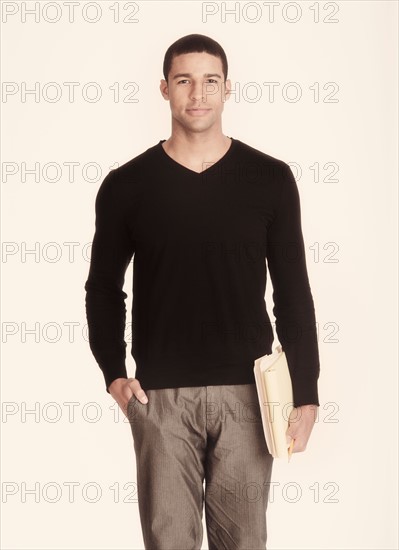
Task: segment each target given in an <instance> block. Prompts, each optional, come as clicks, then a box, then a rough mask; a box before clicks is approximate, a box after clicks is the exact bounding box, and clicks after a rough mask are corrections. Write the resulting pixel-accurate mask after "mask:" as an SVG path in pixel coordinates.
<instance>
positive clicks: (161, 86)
mask: <svg viewBox="0 0 399 550" xmlns="http://www.w3.org/2000/svg"><path fill="white" fill-rule="evenodd" d="M159 89H160V90H161V94H162V97H163V98H164V99H166V100H169V90H168V83H167V82H166V80H165V79H164V78H161V81H160V84H159Z"/></svg>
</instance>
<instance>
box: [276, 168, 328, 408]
mask: <svg viewBox="0 0 399 550" xmlns="http://www.w3.org/2000/svg"><path fill="white" fill-rule="evenodd" d="M281 174H282V175H283V177H282V178H281V180H280V182H279V183H280V185H281V195H280V198H279V203H278V205H277V210H276V213H275V217H274V219H273V220H272V222H271V225H270V226H269V228H268V233H267V252H266V256H267V264H268V269H269V272H270V277H271V280H272V284H273V302H274V308H273V314H274V316H275V318H276V332H277V336H278V339H279V341H280V343H281V345H282V348H283V351H284V352H285V354H286V357H287V363H288V367H289V371H290V375H291V380H292V386H293V396H294V407H299V406H301V405H306V404H315V405H318V406H319V397H318V389H317V381H318V377H319V372H320V364H319V350H318V343H317V330H316V318H315V309H314V303H313V297H312V293H311V288H310V285H309V279H308V273H307V267H306V259H305V247H304V241H303V235H302V228H301V210H300V198H299V192H298V187H297V184H296V181H295V178H294V175H293V173H292V171H291V168H290V167H289V165H288V164H284V165H283V166H282V171H281Z"/></svg>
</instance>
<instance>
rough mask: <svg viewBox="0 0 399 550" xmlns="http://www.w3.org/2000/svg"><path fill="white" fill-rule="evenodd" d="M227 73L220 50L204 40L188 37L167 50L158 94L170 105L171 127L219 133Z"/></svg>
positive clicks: (223, 53) (195, 36) (225, 97)
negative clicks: (211, 130)
mask: <svg viewBox="0 0 399 550" xmlns="http://www.w3.org/2000/svg"><path fill="white" fill-rule="evenodd" d="M227 70H228V65H227V58H226V54H225V52H224V50H223V48H222V47H221V46H220V45H219V44H218V43H217V42H215V41H214V40H212V39H211V38H209V37H207V36H204V35H202V34H189V35H187V36H184V37H183V38H180V39H179V40H177V41H176V42H174V43H173V44H172V45H171V46H169V48H168V50H167V51H166V54H165V59H164V64H163V73H164V77H165V79H162V80H161V84H160V90H161V93H162V95H163V97H164V98H165V99H167V100H168V101H170V108H171V111H172V121H173V125H174V127H176V125H178V126H182V127H184V128H185V129H186V130H189V131H194V132H203V131H205V130H209V129H210V128H214V129H215V130H217V131H220V130H221V114H222V111H223V108H224V102H225V100H226V99H228V97H229V93H230V81H229V80H227ZM195 109H204V110H203V111H201V110H199V111H198V110H195Z"/></svg>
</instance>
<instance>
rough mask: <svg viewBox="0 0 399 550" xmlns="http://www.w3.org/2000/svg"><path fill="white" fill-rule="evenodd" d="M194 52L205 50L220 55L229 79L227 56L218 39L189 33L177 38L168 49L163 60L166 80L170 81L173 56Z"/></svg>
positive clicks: (225, 73)
mask: <svg viewBox="0 0 399 550" xmlns="http://www.w3.org/2000/svg"><path fill="white" fill-rule="evenodd" d="M193 52H198V53H201V52H205V53H209V54H210V55H214V56H216V57H219V58H220V60H221V61H222V67H223V74H224V79H225V81H226V80H227V71H228V64H227V57H226V54H225V51H224V49H223V48H222V46H221V45H220V44H219V43H218V42H216V40H213V39H212V38H209V36H205V35H204V34H187V35H186V36H183V37H182V38H179V40H176V42H173V44H171V45H170V46H169V48H168V49H167V50H166V53H165V58H164V61H163V75H164V78H165V80H166V82H167V81H168V76H169V73H170V69H171V67H172V61H173V58H174V57H176V56H177V55H181V54H184V53H193Z"/></svg>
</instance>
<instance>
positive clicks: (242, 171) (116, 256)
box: [85, 138, 320, 407]
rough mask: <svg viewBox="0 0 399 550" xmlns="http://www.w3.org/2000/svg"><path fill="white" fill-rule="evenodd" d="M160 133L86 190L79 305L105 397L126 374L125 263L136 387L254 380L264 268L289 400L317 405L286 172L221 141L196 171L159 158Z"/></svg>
mask: <svg viewBox="0 0 399 550" xmlns="http://www.w3.org/2000/svg"><path fill="white" fill-rule="evenodd" d="M164 141H165V140H160V141H159V142H158V143H157V144H156V145H154V146H152V147H150V148H148V149H147V150H146V151H144V152H143V153H141V154H139V155H138V156H136V157H134V158H133V159H131V160H129V161H128V162H126V163H125V164H123V165H121V166H120V167H118V168H116V169H114V170H111V171H110V172H109V173H108V175H107V176H106V177H105V178H104V180H103V182H102V184H101V185H100V188H99V190H98V192H97V196H96V201H95V232H94V237H93V242H92V249H91V260H90V269H89V274H88V278H87V281H86V283H85V290H86V300H85V305H86V316H87V322H88V333H89V345H90V349H91V351H92V353H93V355H94V357H95V359H96V361H97V363H98V365H99V367H100V368H101V370H102V372H103V376H104V380H105V388H106V391H107V392H109V386H110V384H111V383H112V382H113V381H114V380H115V379H116V378H127V370H126V364H125V362H126V347H127V342H126V340H125V330H126V328H127V327H126V305H125V300H126V298H127V294H126V293H125V292H124V290H123V287H124V280H125V274H126V270H127V268H128V266H129V264H130V263H131V260H132V258H133V288H132V292H133V301H132V312H131V314H132V316H131V321H132V324H131V328H130V329H129V330H127V333H126V339H129V341H130V342H131V353H132V356H133V358H134V361H135V364H136V372H135V378H137V379H138V380H139V382H140V384H141V387H142V388H143V389H144V391H145V390H149V389H161V388H177V387H184V386H188V387H190V386H208V385H221V384H223V385H228V384H250V383H255V378H254V372H253V368H254V361H255V359H257V358H258V357H261V356H263V355H266V354H270V353H272V346H273V342H274V332H273V324H272V322H271V320H270V318H269V315H268V312H267V307H266V302H265V292H266V282H267V269H268V271H269V273H270V278H271V282H272V285H273V302H274V307H273V314H274V316H275V320H276V321H275V329H276V333H277V337H278V340H279V342H280V344H281V345H282V347H283V350H284V351H285V353H286V356H287V362H288V367H289V370H290V375H291V380H292V385H293V395H294V406H296V407H298V406H300V405H305V404H316V405H319V398H318V388H317V382H318V377H319V372H320V364H319V350H318V342H317V329H316V316H315V308H314V302H313V297H312V292H311V288H310V284H309V278H308V273H307V266H306V259H305V247H304V239H303V234H302V228H301V210H300V197H299V191H298V187H297V184H296V181H295V178H294V175H293V173H292V171H291V168H290V166H289V165H288V164H287V163H285V162H284V161H282V160H280V159H277V158H275V157H272V156H270V155H268V154H266V153H264V152H262V151H259V150H257V149H255V148H253V147H251V146H250V145H248V144H246V143H244V142H242V141H240V140H238V139H235V138H231V144H230V147H229V149H228V150H227V152H226V153H225V154H224V155H223V156H222V157H221V158H220V159H219V160H218V161H217V162H214V163H213V164H212V163H209V165H208V163H207V164H206V165H204V168H205V169H204V170H203V171H202V172H200V173H199V172H195V171H194V170H191V169H189V168H187V167H185V166H183V165H182V164H180V163H179V162H177V161H176V160H174V159H173V158H172V157H171V156H169V155H168V154H167V153H166V151H165V149H164V148H163V146H162V143H163V142H164Z"/></svg>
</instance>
